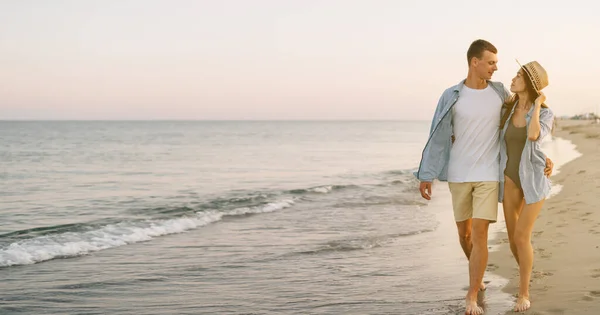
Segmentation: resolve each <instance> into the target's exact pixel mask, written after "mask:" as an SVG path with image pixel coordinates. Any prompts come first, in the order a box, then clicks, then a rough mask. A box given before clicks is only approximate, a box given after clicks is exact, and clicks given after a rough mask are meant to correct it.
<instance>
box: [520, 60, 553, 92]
mask: <svg viewBox="0 0 600 315" xmlns="http://www.w3.org/2000/svg"><path fill="white" fill-rule="evenodd" d="M517 63H518V64H519V66H521V63H520V62H519V60H517ZM521 68H522V69H523V70H524V71H525V72H526V73H527V76H529V78H530V79H531V83H533V88H534V89H535V90H536V91H541V90H542V89H543V88H545V87H547V86H548V74H547V73H546V69H544V68H543V67H542V66H541V65H540V63H539V62H537V61H531V62H528V63H526V64H525V65H524V66H521Z"/></svg>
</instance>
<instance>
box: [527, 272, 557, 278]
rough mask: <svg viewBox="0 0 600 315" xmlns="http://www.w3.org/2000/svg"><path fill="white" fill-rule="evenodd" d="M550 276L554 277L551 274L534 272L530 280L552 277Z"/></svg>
mask: <svg viewBox="0 0 600 315" xmlns="http://www.w3.org/2000/svg"><path fill="white" fill-rule="evenodd" d="M552 275H554V274H553V273H552V272H548V271H536V270H534V271H533V274H532V278H533V279H542V278H545V277H548V276H552Z"/></svg>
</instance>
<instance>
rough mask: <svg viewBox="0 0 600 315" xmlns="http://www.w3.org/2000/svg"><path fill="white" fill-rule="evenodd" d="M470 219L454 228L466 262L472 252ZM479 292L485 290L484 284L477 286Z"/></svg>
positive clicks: (457, 223)
mask: <svg viewBox="0 0 600 315" xmlns="http://www.w3.org/2000/svg"><path fill="white" fill-rule="evenodd" d="M472 222H473V220H472V219H467V220H465V221H461V222H456V227H457V228H458V240H459V241H460V247H462V250H463V252H464V253H465V256H466V257H467V260H471V251H472V250H473V242H472V240H471V231H472ZM479 289H480V290H485V284H484V283H483V281H481V284H480V285H479Z"/></svg>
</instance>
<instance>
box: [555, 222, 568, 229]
mask: <svg viewBox="0 0 600 315" xmlns="http://www.w3.org/2000/svg"><path fill="white" fill-rule="evenodd" d="M565 226H569V225H568V224H566V223H561V224H558V225H557V226H556V227H557V228H562V227H565Z"/></svg>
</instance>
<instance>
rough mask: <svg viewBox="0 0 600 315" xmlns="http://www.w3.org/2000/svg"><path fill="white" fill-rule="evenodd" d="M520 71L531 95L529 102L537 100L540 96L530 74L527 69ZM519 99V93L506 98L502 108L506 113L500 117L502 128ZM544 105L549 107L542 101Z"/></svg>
mask: <svg viewBox="0 0 600 315" xmlns="http://www.w3.org/2000/svg"><path fill="white" fill-rule="evenodd" d="M520 71H521V74H522V75H523V79H524V80H525V89H526V90H527V96H528V97H529V99H528V100H527V103H530V104H531V103H533V102H535V99H536V98H537V97H538V96H539V94H538V92H537V91H536V90H535V88H534V87H533V83H531V78H530V77H529V74H527V71H523V69H521V70H520ZM518 101H519V95H517V94H513V95H511V96H510V97H509V98H507V99H506V101H505V102H504V104H502V110H503V111H504V114H503V115H502V118H501V119H500V129H504V125H505V124H506V121H507V120H508V116H510V113H511V112H512V110H513V108H514V107H515V105H517V103H518ZM542 107H544V108H547V107H548V106H547V105H546V104H544V103H542Z"/></svg>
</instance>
